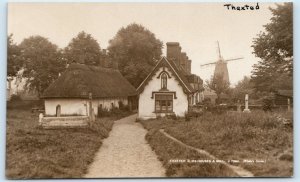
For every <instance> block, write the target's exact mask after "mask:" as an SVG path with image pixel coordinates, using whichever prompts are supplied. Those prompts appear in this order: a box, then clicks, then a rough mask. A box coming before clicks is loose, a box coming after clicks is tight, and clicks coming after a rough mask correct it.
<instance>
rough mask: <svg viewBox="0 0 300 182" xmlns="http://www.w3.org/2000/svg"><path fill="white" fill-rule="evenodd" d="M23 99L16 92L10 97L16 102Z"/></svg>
mask: <svg viewBox="0 0 300 182" xmlns="http://www.w3.org/2000/svg"><path fill="white" fill-rule="evenodd" d="M21 100H22V98H21V97H20V96H19V95H16V94H13V95H11V97H10V101H11V102H16V101H21Z"/></svg>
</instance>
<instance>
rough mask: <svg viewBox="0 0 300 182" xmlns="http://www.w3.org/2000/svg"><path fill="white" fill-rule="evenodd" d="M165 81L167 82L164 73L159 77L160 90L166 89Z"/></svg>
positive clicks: (166, 76)
mask: <svg viewBox="0 0 300 182" xmlns="http://www.w3.org/2000/svg"><path fill="white" fill-rule="evenodd" d="M167 81H168V75H167V74H166V73H163V74H162V75H161V88H162V89H167Z"/></svg>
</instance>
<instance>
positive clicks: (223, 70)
mask: <svg viewBox="0 0 300 182" xmlns="http://www.w3.org/2000/svg"><path fill="white" fill-rule="evenodd" d="M217 43H218V54H219V58H218V60H217V61H214V62H211V63H206V64H202V65H200V66H201V67H204V66H210V65H216V67H215V71H214V77H215V76H216V75H222V76H223V79H224V81H226V82H227V83H229V74H228V68H227V62H228V61H235V60H239V59H243V57H237V58H231V59H226V60H225V59H224V58H223V57H222V55H221V50H220V45H219V41H217Z"/></svg>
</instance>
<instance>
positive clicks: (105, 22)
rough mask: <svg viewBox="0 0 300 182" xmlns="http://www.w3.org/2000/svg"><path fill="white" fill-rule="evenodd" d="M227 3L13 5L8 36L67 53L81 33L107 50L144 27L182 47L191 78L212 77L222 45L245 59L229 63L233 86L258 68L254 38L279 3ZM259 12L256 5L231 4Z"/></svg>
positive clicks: (231, 54) (227, 53)
mask: <svg viewBox="0 0 300 182" xmlns="http://www.w3.org/2000/svg"><path fill="white" fill-rule="evenodd" d="M224 4H226V3H224V2H223V3H9V5H8V22H7V27H8V30H7V32H8V34H11V33H12V34H13V39H14V41H15V42H16V43H20V42H21V41H22V40H23V39H24V38H27V37H29V36H32V35H41V36H44V37H46V38H48V39H49V40H50V41H51V42H52V43H54V44H56V45H58V46H59V47H60V48H64V47H66V46H67V45H68V43H69V42H70V40H71V39H72V38H74V37H75V36H76V35H77V34H78V33H79V32H81V31H85V32H87V33H89V34H91V35H92V36H93V37H94V38H95V39H96V40H97V41H98V43H99V44H100V47H101V48H102V49H105V48H107V46H108V45H109V40H110V39H112V38H113V37H114V36H115V35H116V33H117V31H118V30H119V29H120V28H121V27H126V26H127V25H129V24H131V23H138V24H142V25H143V26H144V27H146V28H147V29H148V30H150V31H151V32H153V33H154V34H155V36H156V38H158V39H160V40H161V41H163V43H164V50H163V55H164V56H165V55H166V42H179V43H180V45H181V47H182V51H184V52H186V53H187V56H188V57H189V58H190V59H191V60H192V73H194V74H197V75H199V76H200V77H201V78H202V79H203V80H207V79H209V78H210V77H211V76H212V75H213V71H214V66H206V67H200V65H201V64H205V63H209V62H213V61H216V60H217V58H218V53H217V41H219V43H220V49H221V55H222V56H223V58H224V59H229V58H236V57H243V58H244V59H241V60H238V61H232V62H229V63H228V71H229V79H230V82H231V84H232V86H233V85H235V84H236V83H237V82H238V81H239V80H241V79H243V77H244V76H250V75H251V70H252V65H253V64H255V63H257V61H258V60H259V58H256V57H255V56H254V55H253V54H252V52H253V48H252V47H251V45H252V44H253V42H252V41H253V38H255V37H257V34H258V33H259V32H260V31H264V27H263V25H265V24H267V23H269V22H270V18H271V17H272V14H271V12H270V10H269V9H268V8H269V7H270V6H271V7H273V8H274V7H276V5H275V4H274V3H259V9H258V10H245V11H236V10H228V9H227V7H225V6H224ZM232 4H233V5H234V6H244V5H246V4H247V5H250V6H256V2H248V3H232Z"/></svg>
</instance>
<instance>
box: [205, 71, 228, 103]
mask: <svg viewBox="0 0 300 182" xmlns="http://www.w3.org/2000/svg"><path fill="white" fill-rule="evenodd" d="M229 85H230V83H229V82H227V81H226V80H224V78H223V76H222V75H221V74H217V75H215V76H212V77H211V79H210V80H206V86H207V87H208V88H209V89H211V90H213V91H215V92H216V94H217V97H218V98H217V102H219V101H220V99H221V97H220V96H221V94H222V93H224V94H225V93H227V91H228V90H229Z"/></svg>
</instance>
